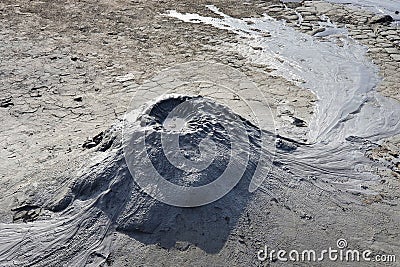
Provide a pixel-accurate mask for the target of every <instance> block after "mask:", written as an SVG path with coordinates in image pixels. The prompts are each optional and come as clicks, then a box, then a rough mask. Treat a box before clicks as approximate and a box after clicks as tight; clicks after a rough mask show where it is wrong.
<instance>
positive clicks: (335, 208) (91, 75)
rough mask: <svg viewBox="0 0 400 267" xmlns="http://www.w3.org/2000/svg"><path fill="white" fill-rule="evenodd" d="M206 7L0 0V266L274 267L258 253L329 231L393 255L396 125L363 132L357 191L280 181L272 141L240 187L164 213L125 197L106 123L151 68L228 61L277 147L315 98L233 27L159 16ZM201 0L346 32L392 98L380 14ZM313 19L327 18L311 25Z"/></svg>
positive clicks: (393, 55) (390, 62) (394, 91)
mask: <svg viewBox="0 0 400 267" xmlns="http://www.w3.org/2000/svg"><path fill="white" fill-rule="evenodd" d="M208 4H210V3H209V2H207V1H197V2H196V3H190V2H181V1H157V2H151V1H98V2H93V1H92V2H91V1H67V2H66V1H7V0H5V1H2V2H1V3H0V11H1V14H0V20H1V23H0V60H1V61H0V92H1V95H0V116H1V121H2V124H3V126H2V127H1V130H0V135H1V139H0V140H1V141H0V142H1V153H0V160H1V165H0V179H1V187H0V203H1V206H0V214H1V216H0V223H1V225H0V241H3V242H1V243H4V244H6V243H7V244H10V245H9V246H6V245H0V265H1V266H3V265H4V266H31V265H32V266H44V265H50V266H63V265H65V266H71V265H75V266H84V265H88V266H89V265H90V264H92V265H94V266H97V265H102V266H176V265H183V266H189V265H199V266H230V265H233V266H263V265H268V264H270V265H272V266H274V265H276V266H279V265H281V264H282V265H283V264H284V263H282V262H279V261H278V262H272V263H268V262H264V263H263V262H261V261H259V260H258V259H257V252H258V251H259V249H261V248H263V247H264V245H268V246H270V247H271V248H273V249H279V248H281V249H288V250H290V249H299V250H303V249H315V250H322V249H326V248H327V247H334V246H336V241H337V240H338V239H340V238H344V239H346V240H347V242H348V244H349V246H350V247H351V248H353V249H359V250H365V249H371V250H372V251H373V253H374V255H379V254H380V255H392V254H397V257H398V258H400V246H399V244H400V236H399V235H400V229H399V225H400V223H399V221H400V210H399V185H400V184H399V181H400V180H399V179H400V171H399V167H400V166H399V160H398V158H399V153H400V152H399V150H400V149H399V143H400V138H399V136H398V135H394V136H393V135H388V136H387V138H386V137H385V138H383V137H382V138H381V139H380V140H378V141H375V140H374V141H370V140H372V138H371V139H370V140H369V139H367V138H366V139H363V140H362V145H363V146H361V145H360V153H363V154H364V155H365V159H366V160H368V161H370V162H371V165H370V169H368V170H367V171H368V172H370V173H371V174H373V175H376V176H377V177H379V179H377V180H373V181H372V182H371V181H369V180H368V181H367V180H366V181H365V182H363V179H362V177H360V179H359V181H360V182H359V183H358V184H357V185H356V186H357V187H358V189H359V190H354V188H352V189H353V190H347V188H346V187H343V186H342V185H341V184H340V182H341V181H340V177H336V178H337V179H333V180H329V179H318V176H317V177H316V179H315V177H314V176H304V177H297V178H296V179H295V180H293V176H291V175H293V172H295V171H296V169H295V167H293V169H291V168H292V166H291V165H290V164H287V166H285V159H286V162H287V163H290V162H292V163H293V164H292V165H293V166H299V168H300V167H301V166H300V163H301V162H303V161H301V160H300V158H299V157H298V158H295V159H292V158H289V157H287V158H286V156H285V154H284V152H285V151H283V152H282V161H281V162H278V164H277V165H276V169H275V170H274V172H272V176H271V177H272V178H270V179H268V180H267V182H266V184H265V185H264V186H263V187H262V188H261V189H260V190H258V191H255V192H254V193H253V194H249V193H248V192H247V191H246V190H247V187H246V186H247V184H246V182H243V184H242V183H241V184H239V185H238V188H237V189H236V191H234V192H233V193H232V194H228V195H227V196H226V198H224V199H223V200H222V201H219V202H217V203H216V204H215V205H211V206H206V207H204V208H199V209H196V208H194V209H179V208H176V209H175V208H171V207H169V206H165V205H159V203H156V202H155V201H154V200H152V199H151V198H148V197H146V196H145V195H142V194H141V193H138V192H139V191H138V190H137V188H136V187H135V186H134V185H132V181H131V180H129V177H130V176H129V174H127V173H125V172H124V171H126V166H125V165H124V164H125V163H124V159H123V155H122V154H121V147H120V144H119V141H120V139H121V137H120V128H118V127H119V125H120V124H119V122H120V121H121V119H122V116H123V115H124V113H125V112H126V111H127V109H128V107H129V105H130V101H131V98H132V97H133V96H134V93H135V91H136V90H137V88H138V86H139V85H141V84H143V83H147V81H146V80H147V79H155V81H156V82H157V81H160V80H157V76H156V74H157V73H159V72H160V71H162V70H163V69H165V68H167V67H173V66H175V65H177V64H179V63H185V62H189V61H200V62H205V61H212V62H216V63H223V64H226V65H228V66H230V67H232V68H235V69H237V70H239V71H241V72H242V73H244V74H245V75H247V76H248V77H249V78H250V79H251V80H252V81H254V82H255V83H256V84H257V86H258V88H260V89H261V90H262V91H263V92H264V93H265V94H266V95H267V99H268V104H269V105H270V107H271V109H272V112H273V115H274V118H275V121H276V127H277V128H278V133H279V134H280V135H281V136H285V137H286V138H287V140H289V141H288V142H289V143H293V142H294V141H296V142H298V143H300V144H301V143H307V141H308V136H307V134H308V132H309V131H310V129H309V128H310V127H309V126H310V124H311V122H312V119H313V115H314V113H315V105H316V102H317V96H316V95H315V94H313V93H312V92H311V91H310V90H306V89H304V88H302V87H301V85H299V84H298V83H296V82H294V81H289V80H288V79H285V78H284V77H282V75H275V74H274V72H273V70H272V69H271V68H270V67H269V66H266V65H264V64H260V63H259V62H257V60H252V59H251V57H246V54H245V53H243V51H242V50H240V49H236V46H235V45H237V47H241V44H242V42H243V39H244V38H242V37H240V36H239V35H238V34H236V33H235V32H233V31H230V30H224V29H218V28H217V27H214V26H213V25H210V24H208V25H207V24H204V23H187V22H184V21H182V20H181V19H179V18H177V17H173V16H169V15H168V12H169V10H175V11H176V12H179V13H180V14H186V13H193V14H198V15H200V16H203V17H215V18H220V19H221V18H222V19H223V15H221V14H219V15H218V14H216V13H215V12H213V11H212V10H210V8H206V5H208ZM212 4H213V5H214V6H215V7H217V8H219V10H220V11H221V12H222V14H225V15H228V16H230V17H231V18H238V19H241V18H255V19H257V18H261V17H262V14H264V13H266V14H268V15H269V16H271V17H273V18H275V19H277V20H284V21H286V25H287V26H288V27H290V28H292V29H295V30H296V31H298V32H300V33H305V34H307V35H308V36H314V37H310V38H322V39H318V40H319V41H320V42H324V40H323V38H324V36H320V37H318V34H319V35H321V33H323V32H325V31H326V29H327V28H328V29H331V28H332V30H335V31H337V30H338V29H343V28H346V31H347V33H346V34H348V35H349V36H350V37H352V38H353V39H354V40H355V41H357V42H359V43H361V44H363V45H365V46H366V47H367V48H368V52H367V55H366V58H368V60H370V61H372V62H374V63H375V65H376V66H377V67H378V68H379V70H378V72H379V75H380V78H381V79H382V80H381V81H380V82H379V84H378V85H377V86H376V88H374V90H376V91H379V92H380V94H382V95H384V96H386V97H389V98H390V99H391V101H396V100H397V101H398V100H400V96H399V92H400V90H399V89H400V88H399V81H400V73H399V72H398V68H399V67H400V37H399V36H400V29H399V27H398V26H396V25H394V24H391V23H389V22H386V21H385V20H384V19H382V17H376V16H375V14H372V13H370V12H369V11H366V10H359V9H353V8H350V7H349V6H343V5H337V4H330V3H325V2H320V1H312V2H311V1H306V2H303V3H290V4H287V5H286V6H284V5H282V4H281V3H280V2H279V1H254V2H251V3H246V2H241V1H214V2H213V3H212ZM324 16H325V17H324ZM326 17H329V19H330V21H329V23H330V22H332V23H334V24H335V27H333V26H331V24H329V25H328V26H326V24H321V23H327V20H326ZM253 23H254V22H253ZM248 24H249V25H252V22H249V23H248ZM255 24H257V21H256V23H255ZM339 33H340V31H339ZM263 38H268V35H267V34H265V36H264V37H263ZM337 46H339V47H340V46H341V43H340V38H338V42H337ZM252 49H253V50H254V51H258V50H259V49H263V48H262V47H260V46H253V47H252ZM210 69H212V68H210ZM154 76H155V77H156V78H153V77H154ZM159 84H162V83H161V82H160V83H159ZM149 100H152V99H149ZM394 107H398V106H395V105H394ZM392 112H393V114H394V116H395V117H396V115H397V117H398V116H399V114H400V113H399V110H396V109H395V110H392ZM356 141H357V140H356ZM355 143H356V142H355ZM301 149H305V148H302V147H301V145H299V151H305V150H301ZM339 154H340V153H339ZM322 155H324V154H322ZM324 156H326V157H327V159H330V158H329V157H330V155H324ZM280 164H283V165H284V166H280ZM296 164H297V165H296ZM278 165H279V166H278ZM333 175H335V172H333ZM130 191H132V192H133V193H131V192H130ZM110 192H113V193H110ZM103 193H104V194H103ZM99 199H100V200H101V201H99V203H100V204H98V203H97V204H93V205H92V204H90V205H87V206H85V205H81V202H84V201H89V202H90V200H99ZM137 199H139V200H140V201H138V200H137ZM135 201H136V202H135ZM104 203H106V204H107V205H105V204H104ZM121 203H124V206H123V208H121V210H119V208H118V206H119V205H120V204H121ZM89 206H90V209H89V208H88V207H89ZM115 206H117V207H115ZM86 208H87V209H86ZM74 209H75V210H79V209H81V210H82V212H83V213H74ZM68 214H70V217H68V216H67V215H68ZM82 214H83V215H82ZM66 216H67V217H68V218H66ZM85 216H86V217H85ZM165 217H167V218H165ZM83 219H84V220H83ZM28 228H29V229H30V230H29V229H28ZM27 229H28V230H27ZM35 229H36V230H35ZM35 231H36V233H37V234H36V235H35ZM27 233H34V234H32V236H29V234H27ZM56 240H58V241H56ZM104 240H106V241H104ZM17 241H18V242H17ZM103 241H104V242H103ZM57 244H59V245H60V246H59V247H58V246H57ZM28 252H30V253H28ZM36 253H37V254H36ZM399 260H400V259H399ZM297 264H298V265H299V266H309V265H310V264H311V265H312V264H315V265H316V266H318V264H319V263H308V262H305V263H297ZM327 264H328V265H329V266H336V265H337V266H339V265H341V264H342V263H340V262H328V263H327ZM395 264H396V263H387V265H388V266H396V265H395ZM359 265H360V266H364V265H365V266H369V263H366V262H361V263H359Z"/></svg>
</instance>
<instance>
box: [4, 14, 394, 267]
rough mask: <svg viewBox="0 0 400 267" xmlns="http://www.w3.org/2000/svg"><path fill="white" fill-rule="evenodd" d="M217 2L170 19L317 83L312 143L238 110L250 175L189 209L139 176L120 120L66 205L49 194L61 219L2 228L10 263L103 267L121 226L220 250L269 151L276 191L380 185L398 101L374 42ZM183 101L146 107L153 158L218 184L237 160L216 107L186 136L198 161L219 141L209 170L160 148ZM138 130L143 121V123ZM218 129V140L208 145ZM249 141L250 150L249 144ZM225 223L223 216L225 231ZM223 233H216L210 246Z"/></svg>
mask: <svg viewBox="0 0 400 267" xmlns="http://www.w3.org/2000/svg"><path fill="white" fill-rule="evenodd" d="M208 8H209V9H210V10H211V11H213V12H214V13H215V14H216V16H215V17H206V16H201V15H198V14H181V13H178V12H176V11H173V10H171V11H169V12H168V13H167V14H165V15H166V16H170V17H174V18H177V19H180V20H183V21H184V22H187V23H204V24H208V25H211V26H213V27H216V28H218V29H224V30H228V31H231V32H233V33H235V34H237V35H238V36H239V37H241V39H240V41H239V42H238V43H232V44H229V43H227V44H226V46H227V47H229V49H233V50H235V51H237V52H239V53H241V54H242V55H243V56H244V57H245V58H247V59H248V60H249V61H252V62H254V63H257V64H262V65H265V66H268V67H270V68H273V69H274V71H273V73H272V74H273V75H278V76H282V77H284V78H286V79H288V80H290V81H294V82H295V83H297V84H298V85H299V86H301V87H303V88H304V90H311V91H312V92H313V93H314V94H315V95H316V96H317V98H318V101H317V102H316V107H315V113H314V117H313V119H312V122H311V124H310V127H309V128H310V131H309V136H308V142H307V143H302V142H297V141H296V140H290V139H285V138H282V137H280V136H277V135H276V134H275V133H274V129H265V128H263V127H258V126H257V125H255V124H253V123H252V122H250V121H247V120H246V119H245V115H246V114H238V116H239V117H240V118H241V119H240V120H242V121H243V122H244V124H245V125H246V130H247V135H248V140H249V144H250V147H251V148H252V150H251V152H250V156H249V160H248V163H247V164H244V165H240V168H244V170H245V171H244V173H243V175H242V179H241V181H239V182H238V184H237V185H236V187H235V188H234V189H233V190H232V191H231V192H230V193H229V194H227V195H226V196H225V197H223V198H221V199H219V200H218V201H216V202H215V203H212V204H210V205H207V206H203V207H197V208H195V209H185V208H179V207H173V206H169V205H166V204H162V203H161V202H158V201H157V200H154V199H153V198H151V197H150V196H148V195H147V194H146V193H144V192H143V191H142V190H141V189H140V188H139V187H138V186H137V185H136V184H135V183H134V181H133V179H132V176H131V174H130V172H129V170H128V167H127V162H126V160H125V157H124V152H123V149H124V147H123V146H124V145H121V136H120V132H121V128H122V125H121V123H119V124H116V125H115V126H113V127H112V128H111V129H110V131H109V132H108V133H107V136H106V137H105V138H104V140H103V141H102V142H103V143H106V142H111V143H112V145H111V147H110V148H109V149H108V150H107V151H106V152H104V153H103V154H102V155H100V156H97V157H95V158H94V159H92V164H91V166H90V167H88V168H87V169H84V170H82V171H81V172H80V175H78V178H77V179H76V182H74V184H73V185H72V186H71V188H70V190H69V192H68V193H67V194H66V195H65V196H63V197H61V198H60V199H58V200H57V201H54V200H49V201H48V203H47V204H46V205H45V208H46V209H48V210H49V211H51V212H52V219H49V220H43V221H36V222H29V223H23V224H3V225H1V226H0V240H1V245H0V262H1V263H2V264H1V265H2V266H56V265H57V264H58V263H60V262H62V263H64V264H65V265H66V266H83V265H87V266H91V265H92V266H98V265H99V264H100V263H104V262H105V261H106V259H107V257H108V255H109V251H110V246H111V242H112V237H113V233H114V232H115V231H119V232H122V233H126V234H128V235H129V236H131V237H132V238H135V239H136V240H139V241H141V242H143V243H144V244H162V245H163V246H164V247H167V248H169V247H172V246H174V244H175V242H176V241H179V240H185V241H188V242H191V243H195V244H196V246H198V247H200V248H201V249H203V250H204V251H206V252H209V253H217V252H218V251H219V250H220V249H221V248H222V247H223V245H224V242H223V241H224V240H226V239H227V236H228V235H229V232H230V229H232V228H233V227H234V225H235V224H236V222H237V218H239V216H240V214H241V212H242V210H243V207H245V206H246V205H247V202H248V201H250V197H251V196H250V193H249V192H248V188H249V185H250V183H251V180H252V179H253V177H252V176H253V174H254V172H255V166H256V165H257V160H258V158H259V155H260V153H265V154H271V155H272V154H275V155H274V159H271V161H270V162H267V163H266V164H267V165H268V166H267V167H268V172H267V171H266V172H265V173H264V174H263V173H261V174H258V175H261V176H263V175H264V176H268V179H264V178H265V177H262V178H261V179H260V181H261V182H260V183H259V185H260V188H259V190H262V191H263V192H265V193H266V194H268V195H272V196H276V197H277V198H279V197H280V196H279V195H280V194H281V193H279V192H277V191H273V190H271V186H270V184H269V183H270V181H272V180H274V179H278V178H279V177H280V176H282V175H284V176H288V177H291V179H293V180H296V179H299V178H303V179H310V180H315V181H317V182H316V183H318V182H320V181H328V182H329V184H330V185H332V184H333V185H334V187H333V188H332V187H330V188H329V189H326V190H336V189H337V188H341V189H344V190H348V191H352V192H357V191H360V192H361V191H363V193H366V191H365V190H362V189H361V188H360V184H366V183H368V182H371V183H374V181H375V180H377V179H378V177H377V175H376V174H374V173H373V172H371V169H372V167H373V165H374V164H375V163H373V162H371V161H370V160H369V159H367V158H366V157H365V156H364V153H365V151H366V150H368V149H370V148H372V147H374V146H376V145H377V143H378V142H379V141H380V140H382V139H384V138H387V137H391V136H394V135H396V134H399V133H400V118H399V114H400V104H399V103H398V102H396V101H394V100H391V99H388V98H385V97H382V96H380V95H379V94H378V93H377V92H376V91H375V88H376V86H377V84H378V83H379V79H378V76H377V68H376V66H374V65H373V64H372V63H371V62H370V61H369V60H367V59H366V57H365V52H366V48H365V47H363V46H361V45H359V44H357V43H356V42H355V41H353V40H351V39H349V38H348V37H347V36H346V35H345V31H342V30H340V29H339V30H338V29H336V28H335V25H334V24H331V25H330V29H329V27H328V30H330V31H329V32H327V33H326V34H325V36H324V37H323V39H317V38H315V37H311V36H309V35H306V34H302V33H299V32H297V31H295V30H294V29H291V28H289V27H287V26H285V25H284V24H283V23H282V22H278V21H276V20H274V19H272V18H271V17H268V16H267V15H265V16H263V17H261V18H243V19H238V18H233V17H230V16H228V15H226V14H224V13H222V12H221V11H219V9H218V8H217V7H215V6H208ZM182 99H184V98H182V97H178V98H177V97H171V101H169V102H168V101H167V100H165V99H164V100H162V101H158V102H157V101H156V102H153V105H154V106H157V107H159V108H158V109H157V111H156V112H153V113H151V112H150V113H147V114H145V115H147V116H150V117H152V119H153V122H154V121H155V123H153V124H146V125H145V126H146V127H150V128H151V130H152V131H153V133H154V134H152V135H149V136H150V137H148V139H147V143H148V147H147V154H150V155H151V156H152V160H153V161H154V162H155V163H154V165H155V166H157V168H158V170H159V171H160V170H161V172H163V173H169V175H170V176H171V179H172V178H173V180H174V183H177V184H180V183H181V184H191V185H193V184H196V183H199V184H203V183H205V182H209V181H212V180H213V179H214V178H213V176H214V175H216V174H219V173H220V172H221V171H222V170H223V168H226V167H227V166H228V162H229V160H230V158H229V153H228V154H227V153H226V151H229V149H231V145H230V144H229V142H227V140H229V138H226V137H224V136H225V133H224V131H223V130H221V129H220V127H221V125H219V124H218V121H219V120H221V117H218V115H217V114H218V113H216V112H214V113H211V114H206V113H205V112H204V110H203V111H202V110H201V109H198V111H199V112H200V113H201V112H202V113H201V114H200V115H199V118H201V121H197V122H195V123H192V124H191V127H192V131H189V132H188V133H187V134H186V135H185V136H184V138H183V141H182V142H183V146H184V149H187V150H188V151H195V152H194V154H193V155H189V158H190V157H193V158H196V157H198V156H199V155H201V154H202V153H201V151H200V150H203V151H208V150H213V149H217V150H218V151H219V152H218V153H217V154H219V155H222V158H221V159H219V160H214V161H213V162H211V163H209V165H207V166H206V167H204V168H203V170H201V171H202V173H203V174H202V175H193V173H186V172H182V171H179V170H175V169H174V170H173V171H169V172H168V170H169V169H170V167H169V166H168V164H169V162H168V159H167V157H166V156H165V155H163V154H162V153H161V152H162V151H160V142H159V137H158V134H159V133H160V132H162V131H164V130H165V129H163V127H164V124H163V123H164V122H165V120H166V119H167V116H168V113H169V112H170V111H171V108H170V106H171V105H175V104H174V103H175V102H177V103H178V102H179V103H181V102H182V101H183V100H182ZM149 100H151V99H147V100H146V101H149ZM174 101H175V102H174ZM197 101H200V103H199V102H197V104H198V105H199V104H201V101H204V103H203V104H204V105H206V104H207V103H208V102H207V101H211V100H210V99H208V98H207V99H206V98H204V99H203V100H201V98H200V99H198V100H197ZM183 102H184V101H183ZM218 105H220V104H215V107H216V108H217V107H218ZM220 107H221V108H222V107H223V106H222V105H221V106H220ZM223 109H224V110H226V107H223ZM193 110H194V109H193ZM141 111H143V110H141ZM137 112H138V111H137V110H136V113H137ZM139 114H140V112H139ZM139 117H140V116H139ZM139 117H138V118H139ZM191 118H192V119H193V116H191ZM141 119H142V118H141ZM145 126H143V125H142V127H145ZM193 127H194V128H193ZM133 131H141V129H140V127H137V128H134V129H133ZM214 131H215V132H214ZM260 131H263V132H264V134H265V135H266V136H267V137H268V138H271V140H272V139H274V140H275V141H276V147H275V148H273V149H274V151H272V147H273V146H275V143H272V146H261V145H260V140H259V133H260ZM216 132H219V133H220V135H217V134H216ZM210 134H211V136H212V138H211V139H212V140H211V141H212V142H203V143H201V140H202V139H203V138H204V137H205V136H209V135H210ZM239 139H240V138H239ZM240 140H242V139H240ZM200 143H201V146H203V148H200V150H199V151H197V150H196V149H194V148H193V147H196V146H200ZM241 143H245V142H242V141H241ZM204 146H206V147H204ZM239 149H242V150H243V151H247V149H246V148H244V147H243V148H239ZM275 149H276V153H275ZM141 152H143V153H145V152H146V151H139V152H137V153H138V155H141ZM136 161H139V162H136V163H135V164H139V163H140V158H138V157H137V158H136ZM239 161H240V162H241V161H242V159H240V160H239ZM240 168H239V169H240ZM200 173H201V172H200ZM133 175H141V174H140V172H138V173H136V174H135V173H134V174H133ZM278 180H279V179H278ZM367 193H368V192H367ZM369 193H370V194H373V192H369ZM233 202H234V203H235V205H232V203H233ZM221 221H224V222H225V225H224V226H223V227H221V225H220V222H221ZM178 222H179V223H178ZM202 227H203V228H208V233H209V234H208V235H206V236H202V235H200V234H198V235H197V234H196V233H197V231H194V229H195V228H196V229H199V228H202ZM210 229H215V230H210ZM199 232H201V231H199ZM213 239H215V240H218V241H215V242H210V240H213Z"/></svg>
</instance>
